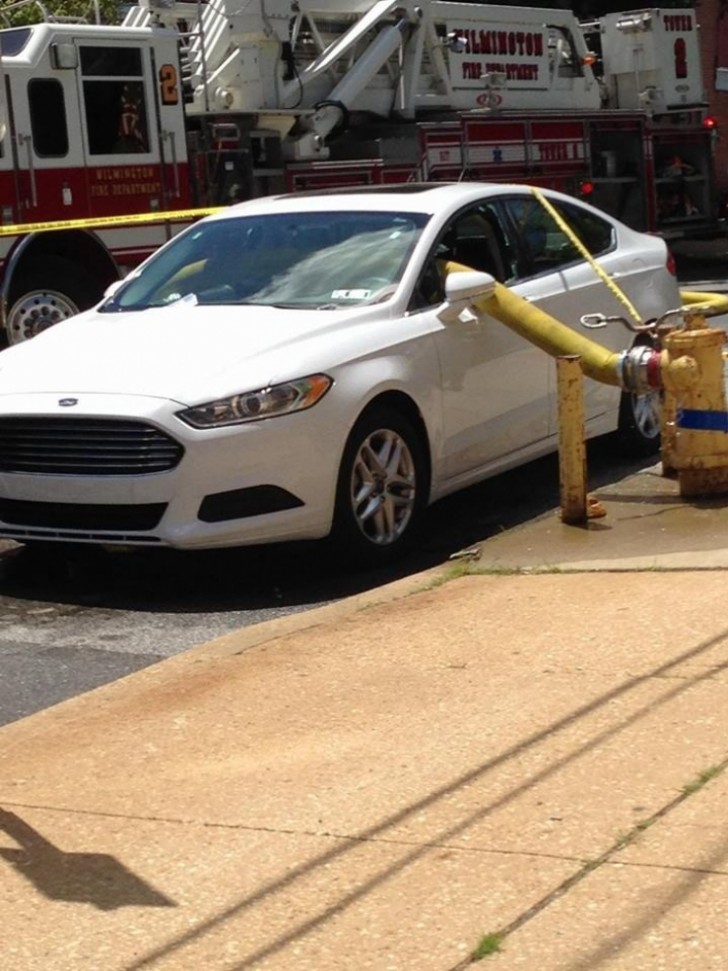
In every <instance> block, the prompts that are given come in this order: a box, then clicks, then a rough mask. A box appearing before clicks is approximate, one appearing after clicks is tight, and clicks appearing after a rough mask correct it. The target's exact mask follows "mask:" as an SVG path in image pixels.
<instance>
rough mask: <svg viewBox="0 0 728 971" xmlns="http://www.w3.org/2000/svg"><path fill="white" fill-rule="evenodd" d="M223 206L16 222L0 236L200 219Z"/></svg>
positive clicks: (1, 229) (6, 227)
mask: <svg viewBox="0 0 728 971" xmlns="http://www.w3.org/2000/svg"><path fill="white" fill-rule="evenodd" d="M222 208H223V207H222V206H215V207H211V208H208V209H175V210H173V211H172V212H156V211H150V212H137V213H129V214H127V215H125V216H95V217H94V218H92V219H59V220H57V221H55V222H43V223H41V222H38V223H16V224H14V225H11V226H0V236H21V235H24V234H26V233H49V232H53V231H57V230H59V229H98V228H100V227H103V226H133V225H136V224H138V223H161V222H176V221H178V220H180V219H199V218H201V217H202V216H209V215H210V214H211V213H213V212H220V210H221V209H222Z"/></svg>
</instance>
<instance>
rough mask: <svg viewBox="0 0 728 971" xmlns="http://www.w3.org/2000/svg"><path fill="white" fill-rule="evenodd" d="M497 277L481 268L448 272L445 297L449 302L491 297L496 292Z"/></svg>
mask: <svg viewBox="0 0 728 971" xmlns="http://www.w3.org/2000/svg"><path fill="white" fill-rule="evenodd" d="M495 282H496V281H495V277H493V276H491V275H490V273H482V272H481V271H480V270H463V271H460V272H458V271H453V272H452V273H448V275H447V278H446V279H445V299H446V300H447V302H448V303H462V302H463V301H465V300H473V299H475V298H478V297H480V298H482V297H491V296H492V295H493V293H494V292H495Z"/></svg>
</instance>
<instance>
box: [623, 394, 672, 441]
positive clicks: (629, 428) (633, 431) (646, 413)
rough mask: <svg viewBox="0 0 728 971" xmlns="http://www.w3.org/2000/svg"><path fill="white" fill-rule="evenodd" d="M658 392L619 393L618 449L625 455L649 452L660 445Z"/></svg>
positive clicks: (660, 402) (660, 397)
mask: <svg viewBox="0 0 728 971" xmlns="http://www.w3.org/2000/svg"><path fill="white" fill-rule="evenodd" d="M661 414H662V395H661V393H660V392H659V391H650V392H649V393H648V394H643V395H636V394H629V393H627V392H626V391H625V392H624V393H623V394H622V401H621V403H620V408H619V428H618V432H617V435H618V437H619V445H620V450H621V451H622V452H623V453H624V454H625V455H633V456H641V455H645V456H647V455H653V454H654V453H655V452H657V451H658V449H659V447H660V423H661Z"/></svg>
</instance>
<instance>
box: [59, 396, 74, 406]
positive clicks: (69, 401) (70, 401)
mask: <svg viewBox="0 0 728 971" xmlns="http://www.w3.org/2000/svg"><path fill="white" fill-rule="evenodd" d="M58 404H59V405H60V406H61V408H73V406H74V405H77V404H78V398H60V399H59V401H58Z"/></svg>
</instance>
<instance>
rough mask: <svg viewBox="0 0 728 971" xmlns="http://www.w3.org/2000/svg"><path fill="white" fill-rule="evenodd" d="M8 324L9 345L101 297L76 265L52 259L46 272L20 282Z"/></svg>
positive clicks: (14, 294) (70, 314)
mask: <svg viewBox="0 0 728 971" xmlns="http://www.w3.org/2000/svg"><path fill="white" fill-rule="evenodd" d="M12 293H13V299H12V304H11V306H10V310H9V311H8V318H7V321H6V330H7V340H8V343H9V344H19V343H20V342H21V341H25V340H28V339H29V338H30V337H35V336H36V334H39V333H40V332H41V331H43V330H46V329H47V328H48V327H51V326H52V325H53V324H57V323H58V322H59V321H61V320H66V318H67V317H72V316H73V315H74V314H77V313H78V312H79V310H85V309H86V308H87V307H90V306H91V305H92V304H93V303H94V302H95V301H96V300H97V299H98V298H99V296H100V294H96V293H95V292H94V287H93V285H92V284H91V283H90V282H89V281H87V280H86V279H84V278H83V277H82V275H81V273H80V271H79V270H77V269H76V267H75V266H74V265H73V264H72V263H68V262H67V261H65V260H56V259H52V258H50V259H48V260H46V261H45V263H44V265H43V270H42V272H36V273H34V274H33V275H32V276H30V275H26V276H22V277H20V278H19V279H18V281H17V283H16V284H15V286H14V287H13V290H12Z"/></svg>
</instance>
